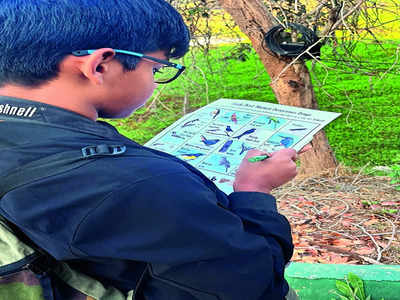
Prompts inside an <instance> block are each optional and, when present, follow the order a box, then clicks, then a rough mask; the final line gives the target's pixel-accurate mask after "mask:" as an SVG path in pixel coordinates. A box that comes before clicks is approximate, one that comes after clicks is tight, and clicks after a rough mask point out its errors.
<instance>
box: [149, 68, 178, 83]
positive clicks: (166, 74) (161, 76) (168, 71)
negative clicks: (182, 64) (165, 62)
mask: <svg viewBox="0 0 400 300" xmlns="http://www.w3.org/2000/svg"><path fill="white" fill-rule="evenodd" d="M178 72H179V70H178V69H176V68H174V67H169V66H164V67H161V68H159V69H155V70H154V72H153V73H154V81H155V82H159V83H160V82H161V83H162V82H166V81H169V80H171V79H172V78H174V77H175V76H176V74H177V73H178Z"/></svg>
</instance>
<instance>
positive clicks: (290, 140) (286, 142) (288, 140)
mask: <svg viewBox="0 0 400 300" xmlns="http://www.w3.org/2000/svg"><path fill="white" fill-rule="evenodd" d="M280 137H281V138H282V139H281V141H280V143H281V145H282V146H283V147H285V148H289V147H290V146H291V145H292V144H293V142H294V140H293V138H292V137H290V136H282V135H280Z"/></svg>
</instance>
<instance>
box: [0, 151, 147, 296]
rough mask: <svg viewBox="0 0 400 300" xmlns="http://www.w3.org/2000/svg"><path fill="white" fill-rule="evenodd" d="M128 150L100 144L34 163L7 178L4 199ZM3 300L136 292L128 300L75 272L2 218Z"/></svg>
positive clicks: (1, 187)
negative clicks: (20, 189) (17, 190)
mask: <svg viewBox="0 0 400 300" xmlns="http://www.w3.org/2000/svg"><path fill="white" fill-rule="evenodd" d="M125 151H126V147H125V146H124V145H107V144H100V145H94V146H87V147H84V148H82V149H79V151H78V150H70V151H65V152H62V153H57V154H54V155H51V156H48V157H45V158H42V159H40V160H37V161H33V162H30V163H28V164H26V165H23V166H21V167H19V168H18V169H15V170H14V171H12V172H9V173H8V174H7V175H6V176H5V177H2V178H1V181H0V200H1V198H2V197H3V196H4V195H5V194H6V193H7V192H8V191H11V190H13V189H15V188H17V187H19V186H22V185H24V184H27V183H29V182H31V181H34V180H37V179H40V178H43V177H47V176H52V175H56V174H59V173H61V172H65V171H67V170H71V169H73V168H76V167H79V166H82V165H84V164H87V163H90V162H91V161H93V160H94V159H95V158H101V157H104V156H118V155H121V154H123V153H124V152H125ZM142 277H143V276H142ZM61 295H62V296H61ZM0 299H1V300H54V299H63V300H64V299H65V300H67V299H68V300H133V299H134V291H130V292H129V293H128V294H127V295H125V294H124V293H122V292H121V291H119V290H117V289H116V288H114V287H105V286H103V285H102V284H101V283H100V282H99V281H98V280H96V279H94V278H91V277H89V276H87V275H85V274H82V273H80V272H77V271H76V270H73V269H71V268H70V267H69V266H68V264H67V263H65V262H61V261H57V260H55V259H54V258H53V257H52V256H51V255H50V254H48V253H46V251H44V250H43V249H41V248H39V247H38V246H36V245H35V244H34V243H33V242H32V241H31V240H30V239H29V238H28V237H27V236H26V235H25V234H24V233H23V232H22V231H21V230H20V229H19V228H18V227H17V226H16V225H15V224H13V223H12V222H10V221H9V220H7V219H6V218H5V217H4V216H1V215H0Z"/></svg>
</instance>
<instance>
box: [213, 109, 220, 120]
mask: <svg viewBox="0 0 400 300" xmlns="http://www.w3.org/2000/svg"><path fill="white" fill-rule="evenodd" d="M220 112H221V110H220V109H219V108H217V109H216V110H214V111H212V112H211V116H212V118H213V119H215V118H216V117H217V116H218V115H219V113H220Z"/></svg>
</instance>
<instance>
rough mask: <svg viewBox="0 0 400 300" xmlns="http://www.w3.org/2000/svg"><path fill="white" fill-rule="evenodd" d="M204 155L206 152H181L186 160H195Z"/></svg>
mask: <svg viewBox="0 0 400 300" xmlns="http://www.w3.org/2000/svg"><path fill="white" fill-rule="evenodd" d="M202 155H204V154H203V153H187V154H181V155H180V157H181V158H182V159H184V160H194V159H196V158H198V157H200V156H202Z"/></svg>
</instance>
